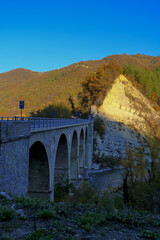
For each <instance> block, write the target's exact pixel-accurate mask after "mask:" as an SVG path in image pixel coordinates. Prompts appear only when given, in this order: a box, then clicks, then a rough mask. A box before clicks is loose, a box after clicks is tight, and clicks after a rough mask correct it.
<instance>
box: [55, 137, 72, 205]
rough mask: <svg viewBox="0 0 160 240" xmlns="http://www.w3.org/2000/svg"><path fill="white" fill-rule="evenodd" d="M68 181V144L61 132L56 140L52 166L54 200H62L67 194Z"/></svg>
mask: <svg viewBox="0 0 160 240" xmlns="http://www.w3.org/2000/svg"><path fill="white" fill-rule="evenodd" d="M68 183H69V174H68V145H67V139H66V136H65V135H64V134H62V135H61V137H60V139H59V142H58V147H57V152H56V159H55V167H54V198H55V200H56V201H60V200H62V199H63V196H64V195H65V194H68V190H67V186H68Z"/></svg>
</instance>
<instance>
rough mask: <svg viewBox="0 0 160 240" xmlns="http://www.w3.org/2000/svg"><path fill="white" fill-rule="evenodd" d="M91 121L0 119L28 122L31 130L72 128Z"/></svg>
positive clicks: (75, 119)
mask: <svg viewBox="0 0 160 240" xmlns="http://www.w3.org/2000/svg"><path fill="white" fill-rule="evenodd" d="M90 120H91V119H81V118H74V119H71V118H29V117H0V121H13V122H17V121H18V122H24V121H25V122H30V128H31V129H37V128H38V129H39V128H45V129H46V128H53V127H54V128H59V127H62V126H63V127H65V126H73V125H77V124H86V123H89V122H90Z"/></svg>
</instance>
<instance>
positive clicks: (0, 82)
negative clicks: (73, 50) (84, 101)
mask: <svg viewBox="0 0 160 240" xmlns="http://www.w3.org/2000/svg"><path fill="white" fill-rule="evenodd" d="M110 61H115V62H117V63H120V64H121V65H124V64H132V65H133V66H135V67H143V68H149V69H153V68H155V67H157V66H158V67H160V56H158V57H152V56H145V55H140V54H137V55H126V54H123V55H112V56H108V57H105V58H103V59H101V60H90V61H81V62H79V63H74V64H72V65H70V66H68V67H64V68H62V69H59V70H53V71H49V72H44V73H38V72H32V71H30V70H26V69H15V70H12V71H9V72H7V73H1V74H0V96H1V98H0V115H1V116H14V115H18V114H19V109H18V102H19V100H24V101H25V109H24V115H25V116H28V115H29V113H30V112H31V111H35V110H37V109H41V108H43V107H44V106H46V105H48V104H49V103H59V102H62V103H65V104H67V105H68V97H69V96H70V95H71V96H72V97H73V99H74V101H75V102H76V96H77V93H78V92H79V90H80V89H81V82H82V81H83V80H84V78H85V77H86V75H87V74H88V73H89V72H93V71H96V70H97V68H98V67H99V66H100V65H102V64H107V63H108V62H110Z"/></svg>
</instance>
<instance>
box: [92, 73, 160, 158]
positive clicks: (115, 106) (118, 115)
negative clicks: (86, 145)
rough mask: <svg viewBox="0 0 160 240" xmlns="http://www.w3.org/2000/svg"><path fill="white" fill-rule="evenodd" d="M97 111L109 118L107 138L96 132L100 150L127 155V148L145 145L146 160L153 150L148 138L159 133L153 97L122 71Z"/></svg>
mask: <svg viewBox="0 0 160 240" xmlns="http://www.w3.org/2000/svg"><path fill="white" fill-rule="evenodd" d="M92 111H93V113H94V114H95V115H99V116H101V117H103V118H104V119H105V121H106V126H107V127H106V132H105V135H104V139H101V138H100V137H99V136H98V135H97V136H96V140H97V145H96V154H99V155H100V156H101V155H105V156H113V157H115V158H120V159H122V158H126V149H127V148H128V147H129V148H131V149H134V148H139V147H142V148H143V151H144V154H145V158H146V160H149V156H150V151H149V148H148V146H147V142H146V138H147V137H151V136H156V137H159V125H160V124H159V123H160V115H159V113H158V112H156V111H155V110H154V109H153V107H152V105H151V103H150V101H149V100H148V99H147V98H146V97H144V95H143V94H142V93H141V92H140V91H138V90H137V89H136V88H135V87H134V86H133V85H132V83H131V82H130V81H129V80H127V79H126V78H125V77H124V76H123V75H120V76H119V77H118V78H117V79H116V80H115V83H114V85H113V86H112V88H111V89H110V91H109V92H108V94H107V96H106V98H105V99H104V102H103V104H102V105H101V107H100V108H99V109H97V108H96V107H93V108H92Z"/></svg>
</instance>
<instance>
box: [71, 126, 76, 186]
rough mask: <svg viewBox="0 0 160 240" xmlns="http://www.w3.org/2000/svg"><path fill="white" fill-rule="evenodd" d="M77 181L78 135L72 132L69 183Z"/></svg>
mask: <svg viewBox="0 0 160 240" xmlns="http://www.w3.org/2000/svg"><path fill="white" fill-rule="evenodd" d="M77 179H78V135H77V131H76V130H74V132H73V135H72V141H71V151H70V182H72V183H74V182H75V181H76V180H77Z"/></svg>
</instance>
